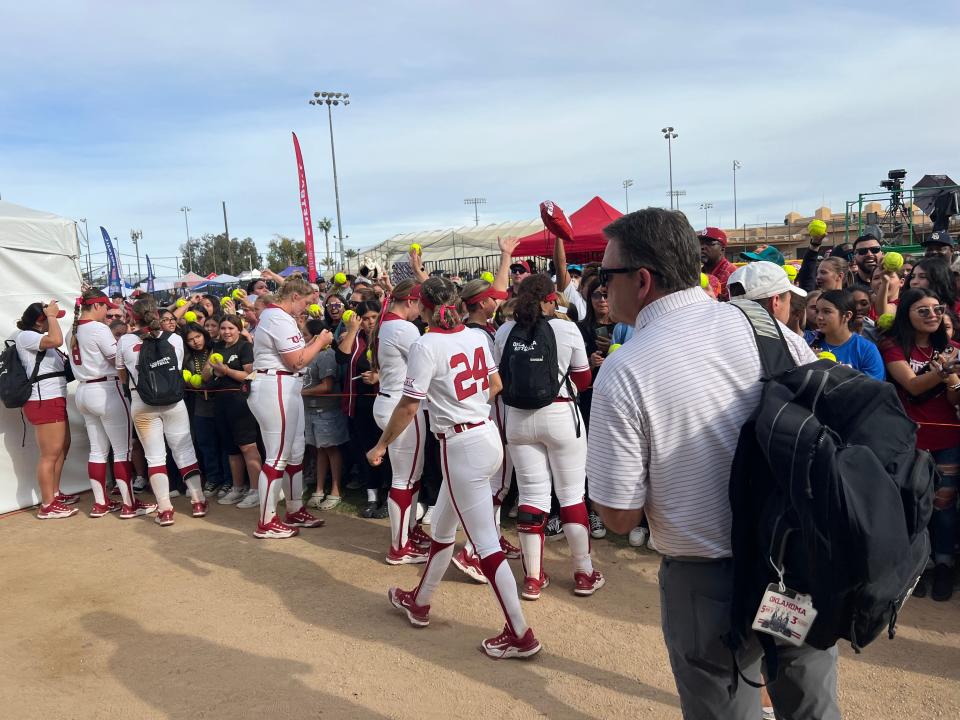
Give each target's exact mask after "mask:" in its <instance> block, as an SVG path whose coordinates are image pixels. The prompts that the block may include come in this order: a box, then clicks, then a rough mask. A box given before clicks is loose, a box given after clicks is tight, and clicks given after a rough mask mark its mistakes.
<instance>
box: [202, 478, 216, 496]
mask: <svg viewBox="0 0 960 720" xmlns="http://www.w3.org/2000/svg"><path fill="white" fill-rule="evenodd" d="M219 489H220V483H215V482H213V481H207V482H206V483H205V484H204V486H203V495H204V497H211V496H213V495H216V494H217V490H219Z"/></svg>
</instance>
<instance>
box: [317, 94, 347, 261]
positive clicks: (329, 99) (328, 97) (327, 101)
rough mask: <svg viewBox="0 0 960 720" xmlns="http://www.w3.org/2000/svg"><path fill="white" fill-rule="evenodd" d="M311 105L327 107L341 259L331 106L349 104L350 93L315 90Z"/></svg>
mask: <svg viewBox="0 0 960 720" xmlns="http://www.w3.org/2000/svg"><path fill="white" fill-rule="evenodd" d="M310 104H311V105H315V106H317V107H320V106H321V105H326V106H327V121H328V122H329V125H330V158H331V160H332V161H333V195H334V199H335V200H336V203H337V240H338V241H339V245H340V257H341V259H342V258H343V222H342V221H341V219H340V183H339V181H338V180H337V151H336V149H335V148H334V145H333V106H334V105H343V106H344V107H346V106H347V105H349V104H350V93H341V92H329V91H326V90H324V91H322V92H321V91H320V90H317V91H316V92H314V93H313V98H312V99H311V100H310Z"/></svg>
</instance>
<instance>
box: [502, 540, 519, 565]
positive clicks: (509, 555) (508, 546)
mask: <svg viewBox="0 0 960 720" xmlns="http://www.w3.org/2000/svg"><path fill="white" fill-rule="evenodd" d="M500 550H502V551H503V556H504V557H505V558H506V559H507V560H519V559H520V548H518V547H517V546H516V545H513V544H512V543H511V542H510V541H509V540H507V539H506V538H505V537H504V536H503V535H501V536H500Z"/></svg>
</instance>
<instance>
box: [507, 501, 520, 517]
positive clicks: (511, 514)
mask: <svg viewBox="0 0 960 720" xmlns="http://www.w3.org/2000/svg"><path fill="white" fill-rule="evenodd" d="M519 514H520V506H519V505H518V504H517V503H514V504H513V506H512V507H511V508H510V510H509V511H508V512H507V517H508V518H510V519H511V520H516V519H517V515H519Z"/></svg>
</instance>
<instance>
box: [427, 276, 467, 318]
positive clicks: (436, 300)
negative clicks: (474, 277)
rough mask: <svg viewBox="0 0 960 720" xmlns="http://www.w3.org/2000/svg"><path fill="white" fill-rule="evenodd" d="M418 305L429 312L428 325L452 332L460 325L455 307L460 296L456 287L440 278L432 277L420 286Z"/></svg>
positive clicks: (458, 302)
mask: <svg viewBox="0 0 960 720" xmlns="http://www.w3.org/2000/svg"><path fill="white" fill-rule="evenodd" d="M420 303H421V304H422V305H423V306H424V307H425V308H426V309H427V310H429V311H430V324H431V325H435V326H436V327H438V328H441V329H443V330H453V329H454V328H455V327H457V326H459V325H460V313H459V312H457V306H458V305H459V304H460V296H459V295H457V288H456V286H455V285H454V284H453V283H452V282H450V281H449V280H447V279H446V278H442V277H432V278H429V279H428V280H425V281H424V283H423V285H421V286H420Z"/></svg>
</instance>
